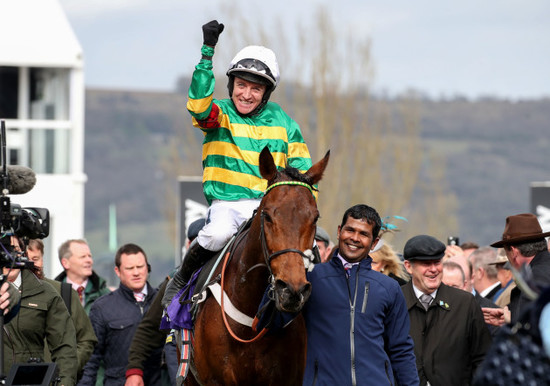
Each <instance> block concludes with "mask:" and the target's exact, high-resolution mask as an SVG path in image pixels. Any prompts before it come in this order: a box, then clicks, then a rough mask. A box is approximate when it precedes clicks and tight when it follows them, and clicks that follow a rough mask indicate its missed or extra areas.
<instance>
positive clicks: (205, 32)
mask: <svg viewBox="0 0 550 386" xmlns="http://www.w3.org/2000/svg"><path fill="white" fill-rule="evenodd" d="M222 31H223V24H220V23H218V21H217V20H212V21H211V22H208V23H206V24H205V25H203V26H202V36H203V44H206V45H207V46H210V47H214V46H215V45H216V43H217V42H218V37H219V36H220V34H221V33H222Z"/></svg>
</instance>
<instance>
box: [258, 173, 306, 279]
mask: <svg viewBox="0 0 550 386" xmlns="http://www.w3.org/2000/svg"><path fill="white" fill-rule="evenodd" d="M281 185H298V186H303V187H305V188H308V189H309V191H310V192H311V194H312V195H313V198H315V195H314V193H313V188H312V187H311V185H309V184H306V183H305V182H300V181H281V182H276V183H274V184H272V185H270V186H268V188H267V189H266V190H265V193H264V196H266V195H267V193H269V192H270V191H271V190H272V189H273V188H275V187H277V186H281ZM264 222H265V213H264V211H263V210H262V212H260V240H261V242H262V250H263V253H264V257H265V263H266V265H267V269H268V270H269V275H270V277H273V273H272V272H271V260H273V259H274V258H276V257H277V256H280V255H283V254H285V253H298V254H299V255H301V256H302V257H303V258H306V259H309V256H308V255H307V254H305V253H304V252H303V251H300V250H299V249H296V248H286V249H282V250H280V251H276V252H273V253H271V254H270V253H269V251H268V249H267V241H266V237H265V226H264Z"/></svg>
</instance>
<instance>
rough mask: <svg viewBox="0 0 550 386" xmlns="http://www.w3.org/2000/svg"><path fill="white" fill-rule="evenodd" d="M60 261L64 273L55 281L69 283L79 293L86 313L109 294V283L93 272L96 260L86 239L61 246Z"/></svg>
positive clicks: (66, 242) (71, 241) (70, 241)
mask: <svg viewBox="0 0 550 386" xmlns="http://www.w3.org/2000/svg"><path fill="white" fill-rule="evenodd" d="M58 252H59V261H61V265H62V266H63V269H64V271H63V272H61V273H60V274H59V275H57V277H56V278H55V280H57V281H60V282H63V283H69V284H71V285H72V287H73V289H74V290H75V291H76V292H77V293H78V297H79V299H80V302H81V303H82V306H83V307H84V310H85V311H86V313H87V314H88V313H90V309H91V307H92V304H93V302H94V301H95V300H96V299H97V298H99V297H100V296H101V295H105V294H107V293H109V292H111V291H110V290H109V288H107V282H106V281H105V279H103V278H102V277H100V276H99V275H98V274H97V273H95V272H94V270H93V265H94V260H93V259H92V252H90V247H89V246H88V243H87V242H86V240H84V239H71V240H67V241H65V242H64V243H63V244H61V245H60V246H59V251H58Z"/></svg>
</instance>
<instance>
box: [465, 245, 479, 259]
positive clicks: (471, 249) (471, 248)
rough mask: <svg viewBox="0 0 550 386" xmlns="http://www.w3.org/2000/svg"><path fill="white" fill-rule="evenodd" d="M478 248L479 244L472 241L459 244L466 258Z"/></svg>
mask: <svg viewBox="0 0 550 386" xmlns="http://www.w3.org/2000/svg"><path fill="white" fill-rule="evenodd" d="M478 248H479V244H477V243H474V242H473V241H466V242H465V243H462V244H460V249H462V253H463V254H464V256H465V257H466V258H468V259H469V258H470V256H471V255H472V252H474V251H475V250H476V249H478Z"/></svg>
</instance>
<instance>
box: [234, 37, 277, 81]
mask: <svg viewBox="0 0 550 386" xmlns="http://www.w3.org/2000/svg"><path fill="white" fill-rule="evenodd" d="M231 75H233V76H238V77H239V78H243V79H246V80H250V81H252V82H257V83H263V84H266V85H268V86H271V91H273V90H274V89H275V87H277V84H278V83H279V65H278V64H277V58H276V57H275V53H274V52H273V51H271V50H270V49H269V48H266V47H263V46H247V47H245V48H243V49H242V50H240V51H239V52H238V53H237V55H235V57H234V58H233V60H232V61H231V63H230V64H229V69H228V70H227V76H231ZM247 75H248V76H247ZM266 81H267V82H266Z"/></svg>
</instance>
